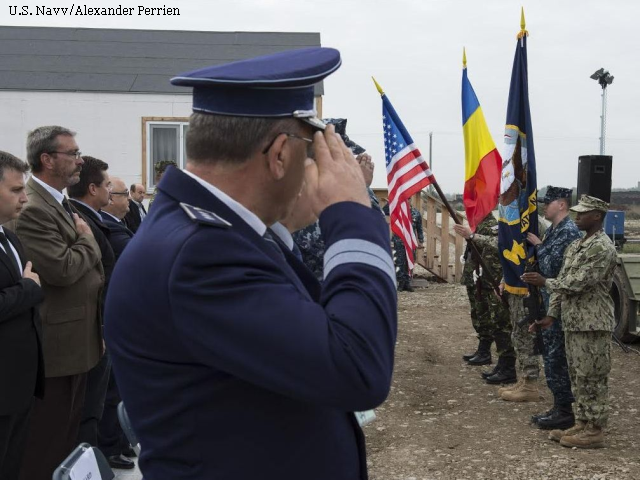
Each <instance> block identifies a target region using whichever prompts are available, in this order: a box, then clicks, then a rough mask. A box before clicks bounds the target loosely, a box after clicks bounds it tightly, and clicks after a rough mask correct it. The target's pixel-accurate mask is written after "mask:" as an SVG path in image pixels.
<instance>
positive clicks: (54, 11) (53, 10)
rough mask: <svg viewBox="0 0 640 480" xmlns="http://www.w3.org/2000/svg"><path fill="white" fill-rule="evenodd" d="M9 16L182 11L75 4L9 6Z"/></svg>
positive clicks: (103, 14) (175, 10)
mask: <svg viewBox="0 0 640 480" xmlns="http://www.w3.org/2000/svg"><path fill="white" fill-rule="evenodd" d="M9 15H20V16H23V15H36V16H49V17H56V16H84V15H94V16H96V15H97V16H101V15H102V16H134V15H137V16H154V15H155V16H169V15H180V9H179V8H177V7H167V6H165V5H163V6H162V7H145V6H144V5H138V6H135V7H124V6H122V5H118V6H116V7H113V6H111V7H94V6H91V7H90V6H88V5H76V4H75V3H74V4H72V5H68V6H59V7H49V6H44V5H42V6H38V5H35V6H28V5H9Z"/></svg>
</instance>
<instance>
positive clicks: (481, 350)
mask: <svg viewBox="0 0 640 480" xmlns="http://www.w3.org/2000/svg"><path fill="white" fill-rule="evenodd" d="M492 343H493V341H492V340H490V339H489V340H486V339H481V340H480V344H479V345H478V352H477V353H476V354H475V355H474V356H473V357H471V358H470V359H469V360H467V363H468V364H469V365H474V366H478V365H490V364H491V344H492Z"/></svg>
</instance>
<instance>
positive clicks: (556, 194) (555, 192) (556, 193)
mask: <svg viewBox="0 0 640 480" xmlns="http://www.w3.org/2000/svg"><path fill="white" fill-rule="evenodd" d="M572 193H573V190H572V189H571V188H562V187H552V186H551V185H549V186H548V187H547V192H546V193H545V195H544V198H538V202H540V203H551V202H553V201H555V200H558V199H559V198H567V199H569V201H571V194H572Z"/></svg>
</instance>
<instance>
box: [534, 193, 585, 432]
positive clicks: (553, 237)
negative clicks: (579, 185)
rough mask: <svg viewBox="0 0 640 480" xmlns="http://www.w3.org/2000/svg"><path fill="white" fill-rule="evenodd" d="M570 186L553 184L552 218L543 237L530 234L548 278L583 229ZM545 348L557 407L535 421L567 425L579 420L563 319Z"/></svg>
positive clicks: (548, 210)
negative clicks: (574, 211) (576, 217)
mask: <svg viewBox="0 0 640 480" xmlns="http://www.w3.org/2000/svg"><path fill="white" fill-rule="evenodd" d="M571 192H572V190H571V189H570V188H559V187H552V186H549V187H548V188H547V193H546V195H545V197H544V199H542V200H540V201H541V202H543V203H544V204H545V208H544V218H546V219H547V220H549V221H550V222H551V224H552V225H551V227H550V228H549V229H548V230H547V231H546V233H545V235H544V237H543V239H542V240H540V239H539V238H538V237H536V236H535V235H534V234H533V233H529V234H528V235H527V239H528V240H529V242H530V243H531V244H532V245H534V246H535V249H536V258H537V260H538V266H539V271H540V274H541V275H542V276H543V277H545V278H556V277H557V276H558V273H559V272H560V267H562V259H563V257H564V252H565V250H566V249H567V247H568V246H569V244H571V243H573V242H574V241H575V240H577V239H579V238H580V231H579V230H578V227H577V226H576V224H575V223H574V222H573V220H571V218H570V217H569V207H570V206H571V203H570V202H571ZM540 293H541V294H542V299H543V301H544V306H545V311H546V310H548V309H549V292H548V291H547V289H546V288H544V287H543V288H541V289H540ZM542 337H543V341H544V351H543V353H542V360H543V362H544V373H545V376H546V378H547V386H548V387H549V390H551V393H553V408H552V409H551V410H549V411H548V412H545V413H541V414H538V415H534V416H532V417H531V421H532V422H533V423H534V424H536V425H537V426H538V427H539V428H542V429H545V430H553V429H557V428H560V429H567V428H569V427H572V426H573V424H574V423H575V421H574V416H573V410H572V408H571V404H572V403H573V401H574V398H573V393H571V380H570V378H569V367H568V365H567V357H566V354H565V348H564V332H563V331H562V321H561V319H560V318H557V319H556V321H555V322H553V324H552V325H551V327H550V328H548V329H546V330H543V331H542Z"/></svg>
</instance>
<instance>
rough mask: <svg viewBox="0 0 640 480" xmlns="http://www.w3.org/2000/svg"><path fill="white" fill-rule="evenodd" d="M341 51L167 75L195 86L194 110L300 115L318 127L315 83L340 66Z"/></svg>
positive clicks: (302, 52) (312, 51) (290, 54)
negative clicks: (174, 75) (172, 75)
mask: <svg viewBox="0 0 640 480" xmlns="http://www.w3.org/2000/svg"><path fill="white" fill-rule="evenodd" d="M341 63H342V61H341V60H340V52H338V50H335V49H333V48H323V47H313V48H302V49H298V50H287V51H284V52H279V53H274V54H272V55H265V56H262V57H256V58H250V59H248V60H241V61H238V62H232V63H226V64H223V65H215V66H212V67H206V68H202V69H200V70H194V71H193V72H187V73H183V74H181V75H178V76H177V77H174V78H172V79H171V83H172V84H173V85H177V86H183V87H193V111H194V112H199V113H211V114H218V115H231V116H236V117H274V118H285V117H294V118H299V119H300V120H303V121H305V122H307V123H309V124H311V125H312V126H313V127H315V128H317V129H321V130H323V129H324V128H325V125H324V123H323V122H322V121H321V120H320V119H318V118H317V116H316V115H317V113H316V110H315V108H314V94H313V93H314V91H313V86H314V85H315V84H316V83H318V82H320V81H321V80H322V79H324V78H325V77H327V76H328V75H330V74H331V73H333V72H335V71H336V70H337V69H338V68H339V67H340V65H341Z"/></svg>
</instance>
